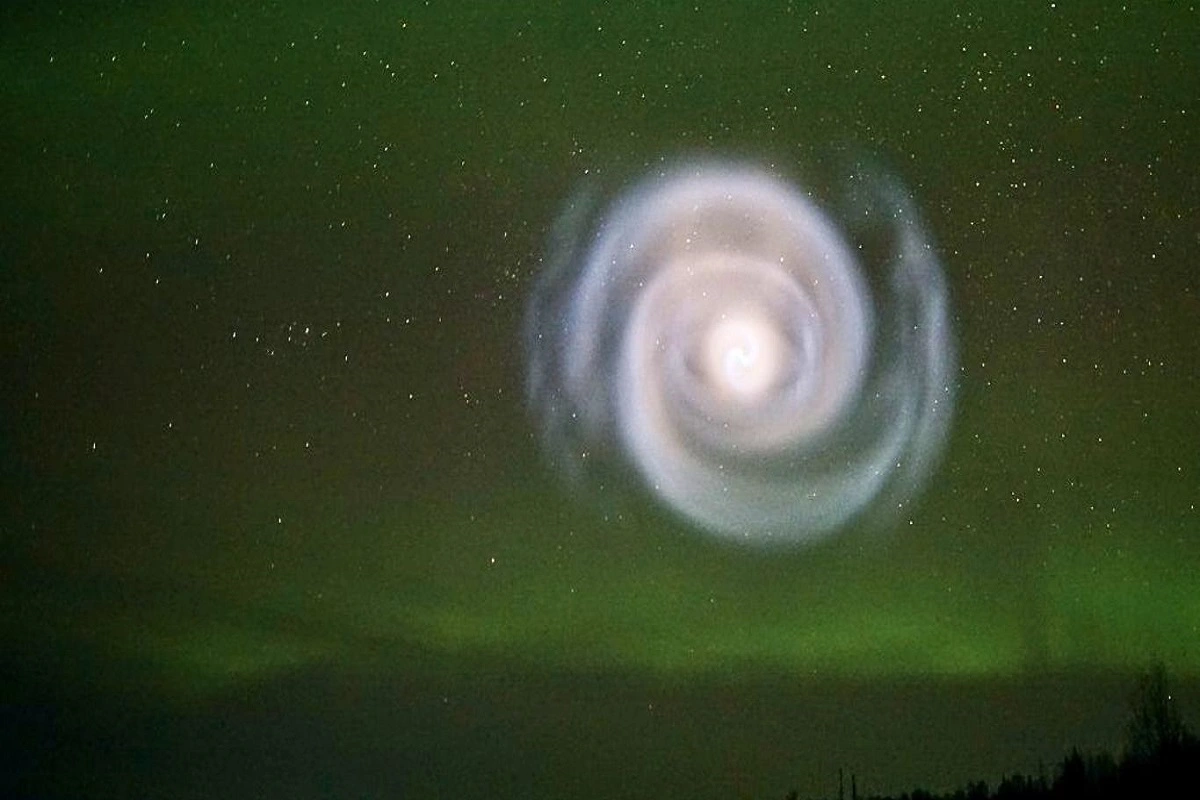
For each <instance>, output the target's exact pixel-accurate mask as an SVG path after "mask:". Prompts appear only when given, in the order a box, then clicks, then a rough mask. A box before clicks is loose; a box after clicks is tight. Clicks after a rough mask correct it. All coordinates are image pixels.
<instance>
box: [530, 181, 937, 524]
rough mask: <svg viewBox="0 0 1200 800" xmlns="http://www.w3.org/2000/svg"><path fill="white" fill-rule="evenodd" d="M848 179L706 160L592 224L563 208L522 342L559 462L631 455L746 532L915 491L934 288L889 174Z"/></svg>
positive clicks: (928, 405)
mask: <svg viewBox="0 0 1200 800" xmlns="http://www.w3.org/2000/svg"><path fill="white" fill-rule="evenodd" d="M848 187H849V188H848V191H846V192H845V194H844V197H843V199H842V202H841V205H840V206H838V207H837V209H838V210H837V212H836V213H830V212H829V211H827V210H824V209H823V208H822V206H820V205H818V203H817V202H816V201H814V200H812V199H811V198H810V197H808V196H806V195H805V194H802V193H801V192H800V191H799V190H797V189H795V188H793V187H792V186H790V185H788V184H787V183H785V182H783V181H782V180H780V179H779V178H776V177H774V176H771V175H769V174H767V173H765V172H762V171H759V170H756V169H751V168H746V167H742V166H737V165H731V164H716V163H706V164H701V165H698V166H692V167H688V168H684V169H680V170H677V171H671V172H666V173H663V174H661V175H659V176H657V177H655V178H651V179H649V180H647V181H645V182H643V183H642V184H639V185H637V186H635V187H634V188H633V189H631V190H630V191H628V192H627V193H626V194H624V195H622V196H620V197H618V199H617V200H616V202H614V203H613V204H612V205H611V206H610V207H609V208H608V209H607V211H606V212H605V213H604V214H603V215H602V216H601V217H600V218H599V219H598V220H596V221H594V222H593V223H592V224H591V225H590V226H589V225H587V224H582V223H581V222H580V220H579V219H577V218H576V217H577V216H578V212H579V209H580V208H581V207H582V206H580V205H574V206H572V207H571V208H569V210H568V212H567V214H565V215H564V220H565V222H564V223H563V225H562V227H563V229H564V232H562V233H560V235H559V237H558V240H557V242H556V244H555V245H554V247H553V248H552V252H551V259H550V262H549V267H548V269H547V271H546V273H545V274H544V275H543V277H542V278H541V280H540V281H539V283H538V284H537V286H536V287H535V290H534V292H533V293H532V295H531V298H530V305H529V314H528V322H527V340H526V345H527V350H528V356H529V376H528V392H529V400H530V403H531V407H532V409H533V410H534V412H535V416H536V418H537V419H538V422H539V424H540V427H541V430H542V434H543V441H544V443H545V444H546V446H547V449H548V451H549V452H550V453H551V454H552V456H554V457H555V459H556V463H558V464H560V465H562V466H564V467H566V470H565V471H566V472H567V473H568V474H569V475H571V476H573V477H575V478H577V479H581V480H582V481H583V482H585V483H586V482H588V481H589V480H593V479H599V480H601V481H602V480H604V475H605V473H606V472H608V471H611V470H612V469H613V468H614V467H619V466H621V465H629V466H632V467H633V469H634V470H635V471H636V473H637V474H638V475H639V476H640V479H641V481H642V483H643V484H644V486H645V487H646V488H647V489H648V490H649V491H650V492H651V493H652V494H654V495H655V496H656V497H658V498H659V500H660V501H662V502H663V503H665V504H666V505H667V506H668V507H670V508H672V509H674V510H675V511H676V512H678V513H680V514H682V515H683V516H684V517H685V518H686V519H688V520H690V521H691V522H693V523H695V524H697V525H699V526H700V527H702V528H704V529H706V530H708V531H710V532H713V533H715V534H718V535H721V536H725V537H731V538H735V539H737V540H740V541H747V542H769V541H776V542H778V541H783V542H798V541H812V540H815V539H819V538H821V537H823V536H826V535H828V534H829V533H831V532H833V531H835V530H837V529H838V528H839V527H841V526H843V525H845V524H846V523H847V522H848V521H850V520H851V519H854V518H855V517H857V516H859V515H861V514H863V513H865V512H866V511H869V510H871V509H872V508H877V507H878V506H879V505H880V504H882V503H883V502H884V501H885V499H887V500H889V501H891V500H894V501H896V502H899V503H902V502H903V501H904V500H905V499H907V497H908V496H910V495H911V494H912V493H913V492H915V490H916V489H917V488H918V487H919V484H920V482H921V479H922V478H923V477H924V476H925V475H926V474H927V473H928V471H929V468H930V465H931V463H932V462H933V460H934V458H935V456H936V453H937V451H938V450H939V448H940V445H941V443H942V440H943V439H944V437H945V430H946V426H947V424H948V420H949V417H950V406H951V404H952V403H951V401H952V391H951V386H950V382H949V375H950V374H951V370H952V365H953V351H952V346H951V345H952V343H951V340H950V335H949V324H948V319H947V314H948V304H947V301H946V292H945V282H944V278H943V277H942V273H941V268H940V265H939V264H938V261H937V259H936V257H935V256H934V254H933V250H932V247H931V246H930V245H929V243H928V239H927V236H926V235H925V234H924V231H923V230H922V229H921V228H920V226H919V224H918V223H917V220H916V215H915V213H914V212H913V211H912V210H911V208H910V207H909V206H908V204H907V202H906V200H905V198H904V195H903V193H902V192H900V191H898V190H897V189H896V187H895V184H894V183H892V182H888V181H884V180H865V179H864V178H863V177H862V176H857V178H855V179H854V180H851V181H849V182H848ZM568 223H569V224H568ZM839 223H840V224H839ZM589 459H591V461H590V462H589Z"/></svg>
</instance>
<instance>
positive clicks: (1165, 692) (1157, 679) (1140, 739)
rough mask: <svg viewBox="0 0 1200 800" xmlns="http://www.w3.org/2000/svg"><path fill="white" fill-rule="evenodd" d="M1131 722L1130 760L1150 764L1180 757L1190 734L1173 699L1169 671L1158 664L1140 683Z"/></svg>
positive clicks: (1134, 697) (1153, 666) (1152, 667)
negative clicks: (1149, 762) (1161, 758)
mask: <svg viewBox="0 0 1200 800" xmlns="http://www.w3.org/2000/svg"><path fill="white" fill-rule="evenodd" d="M1132 706H1133V707H1132V709H1131V710H1132V717H1131V719H1130V720H1129V728H1128V731H1127V733H1128V743H1127V748H1128V750H1127V756H1128V758H1129V759H1130V760H1133V761H1150V760H1153V759H1157V758H1160V757H1163V756H1169V755H1173V754H1176V753H1179V752H1180V751H1181V750H1182V749H1183V747H1184V745H1185V743H1187V741H1188V738H1189V734H1188V731H1187V728H1186V726H1184V724H1183V718H1182V717H1180V715H1179V708H1178V707H1177V706H1176V704H1175V700H1174V698H1173V697H1172V696H1171V686H1170V682H1169V681H1168V679H1167V668H1166V667H1165V666H1164V665H1163V663H1162V662H1161V661H1160V662H1155V663H1154V664H1152V665H1151V667H1150V669H1149V670H1147V671H1146V672H1145V673H1144V674H1143V675H1142V676H1141V677H1140V678H1139V679H1138V683H1137V689H1136V691H1135V692H1134V695H1133V702H1132Z"/></svg>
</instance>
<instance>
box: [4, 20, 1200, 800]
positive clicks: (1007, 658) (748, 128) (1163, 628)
mask: <svg viewBox="0 0 1200 800" xmlns="http://www.w3.org/2000/svg"><path fill="white" fill-rule="evenodd" d="M1198 39H1200V12H1198V11H1197V10H1196V9H1195V7H1194V6H1192V5H1190V4H1187V3H1170V4H1168V3H1144V2H1130V3H1124V4H1122V3H1116V2H1103V3H1086V4H1084V3H1064V2H1060V3H1049V2H1039V3H1032V2H1030V3H1011V4H994V3H951V2H941V1H940V0H925V2H922V3H919V4H918V3H913V4H891V3H873V2H864V1H863V0H847V2H817V3H804V2H793V3H783V2H780V3H766V2H764V3H707V2H688V3H674V2H665V3H655V4H638V7H634V4H621V3H570V4H562V6H561V7H560V5H559V4H546V3H505V4H495V5H494V6H493V4H481V3H466V2H432V1H431V2H425V3H416V2H403V3H386V2H376V3H365V2H364V3H358V4H346V6H345V7H339V6H338V4H333V5H331V4H328V3H317V2H308V0H296V2H290V3H277V2H263V3H244V2H226V0H203V2H198V3H142V2H106V3H70V2H67V3H26V2H17V3H8V4H5V7H4V9H3V10H2V11H0V67H2V68H3V72H4V75H5V81H4V82H3V85H2V86H0V180H2V183H3V186H4V187H5V189H6V191H4V192H3V193H2V194H0V323H2V324H0V366H2V370H3V371H2V375H3V380H2V381H0V471H2V473H0V474H2V475H3V483H2V484H0V485H2V486H3V491H2V492H0V500H2V503H3V505H2V506H0V508H2V516H0V634H2V636H3V640H2V649H3V650H4V656H3V658H0V665H2V666H0V669H2V670H3V672H4V673H5V674H6V675H7V678H6V685H7V686H8V687H11V688H10V690H9V695H10V696H9V697H8V699H7V700H6V701H5V703H4V704H3V714H4V715H5V717H6V721H5V722H4V724H3V725H2V726H0V727H2V728H4V729H5V730H4V732H2V733H0V741H2V742H3V743H4V751H5V752H6V753H7V754H8V755H7V756H6V760H7V761H8V762H9V764H10V767H12V768H10V769H7V770H6V772H7V773H8V774H7V776H6V777H5V778H4V779H3V781H5V782H6V783H0V786H4V787H5V791H6V793H10V794H16V793H20V792H26V793H28V794H30V795H31V796H32V795H35V794H36V795H37V796H98V795H104V796H108V797H120V796H130V797H133V796H146V794H147V790H148V789H149V788H153V789H155V790H159V791H163V792H166V793H167V794H169V795H170V796H174V797H184V796H187V797H275V796H278V797H283V796H288V797H301V798H308V797H314V798H315V797H345V796H424V797H437V796H450V795H451V794H456V795H459V796H478V795H480V794H482V793H484V792H488V793H490V794H491V795H493V796H497V797H514V798H515V797H522V798H539V797H547V798H549V797H563V796H575V797H588V796H597V797H631V798H634V797H637V798H640V797H664V796H678V797H683V796H689V797H700V798H713V799H714V800H716V799H717V798H738V797H764V796H780V797H781V796H783V795H784V794H785V793H786V792H787V791H788V790H789V789H791V788H796V789H798V790H799V791H800V792H801V794H802V795H814V796H816V795H820V794H822V793H824V794H827V795H828V794H832V793H833V792H834V791H835V790H836V774H837V770H838V768H839V767H844V768H845V769H846V770H847V773H849V772H850V771H854V772H855V774H857V776H858V779H859V786H860V788H863V789H865V790H868V791H887V792H892V791H900V790H905V789H910V788H912V787H913V786H917V785H922V786H927V787H932V788H935V789H942V788H950V787H952V786H955V785H958V784H960V783H963V782H965V781H966V780H969V779H975V778H984V779H988V780H995V779H997V778H999V777H1000V775H1002V774H1004V773H1006V772H1014V771H1025V772H1036V771H1037V769H1038V765H1039V763H1044V764H1052V763H1053V762H1054V761H1055V760H1056V759H1057V758H1059V757H1060V756H1061V755H1062V754H1063V753H1064V752H1065V751H1066V750H1067V749H1068V748H1069V747H1070V746H1072V745H1080V746H1082V747H1085V748H1086V747H1094V748H1099V747H1104V748H1109V749H1116V748H1118V747H1119V746H1120V743H1121V736H1122V729H1121V726H1122V724H1123V721H1124V719H1125V715H1126V709H1127V696H1128V691H1129V688H1130V687H1131V686H1132V676H1133V675H1134V674H1135V673H1136V672H1137V671H1138V670H1140V669H1142V668H1143V667H1144V666H1145V665H1146V664H1148V663H1149V662H1150V661H1151V660H1152V659H1160V660H1162V661H1163V662H1164V663H1165V664H1166V666H1167V668H1168V669H1169V671H1170V672H1171V674H1172V675H1173V676H1174V677H1175V679H1176V681H1177V683H1178V688H1179V690H1180V691H1179V697H1180V701H1181V703H1182V708H1183V711H1184V718H1185V720H1186V721H1189V722H1190V724H1191V725H1192V727H1193V729H1194V728H1195V727H1196V726H1197V724H1200V507H1198V506H1200V459H1198V457H1197V454H1198V453H1200V366H1198V364H1200V336H1197V331H1200V278H1198V277H1197V275H1198V273H1197V270H1196V267H1197V253H1198V252H1200V173H1198V172H1197V170H1196V164H1197V163H1200V126H1198V125H1197V117H1198V116H1200V98H1198V97H1197V94H1196V91H1195V75H1196V74H1197V73H1198V72H1200V49H1197V47H1196V42H1197V41H1198ZM830 148H852V149H853V150H854V151H856V152H869V153H871V154H872V157H873V158H878V159H880V160H881V161H882V162H883V163H886V164H887V165H888V167H889V169H890V170H891V171H892V172H894V173H895V174H896V175H897V176H899V177H900V178H901V179H902V180H903V181H904V183H905V184H906V185H907V186H908V187H909V189H911V191H912V194H913V197H914V199H915V202H916V203H917V204H918V205H919V207H920V209H921V211H922V213H923V216H924V221H925V223H926V225H927V227H928V228H929V230H930V231H931V234H932V236H933V238H934V240H935V242H936V245H937V248H938V251H939V253H940V255H941V258H942V262H943V265H944V268H945V272H946V277H947V281H948V283H949V287H950V296H951V302H952V320H953V325H954V328H955V332H956V339H957V348H958V369H957V372H956V376H955V378H956V381H957V403H956V414H955V418H954V421H953V424H952V428H951V431H950V434H949V439H948V443H947V446H946V451H945V454H944V456H943V458H942V460H941V462H940V465H939V466H938V467H937V469H936V471H935V472H934V473H933V475H932V477H931V479H930V480H929V483H928V485H927V487H926V489H925V491H924V492H923V493H922V494H921V496H920V497H919V499H918V500H917V502H915V503H913V504H911V505H910V506H907V507H906V508H904V509H903V510H902V513H900V514H898V515H896V518H895V519H894V520H892V522H891V524H890V525H888V526H887V527H886V529H885V530H883V531H879V530H866V529H862V530H860V529H856V528H854V527H851V528H850V529H849V530H847V531H845V532H844V533H842V534H841V535H839V536H837V537H834V538H831V539H829V540H828V541H825V542H822V543H820V544H818V545H814V546H811V547H805V548H799V549H795V550H782V551H781V550H772V551H754V550H745V549H739V548H736V547H732V546H730V545H728V544H725V543H722V542H719V541H716V540H714V539H712V538H711V537H705V536H703V535H699V534H697V532H696V531H695V530H693V529H692V528H691V527H689V526H688V525H687V524H686V523H684V522H682V521H681V520H680V519H679V518H678V517H676V516H674V515H672V514H670V513H669V512H666V511H664V510H663V509H662V508H661V507H659V506H658V505H657V504H655V503H654V502H652V501H651V500H649V499H648V498H646V497H644V496H641V495H639V494H638V493H637V492H631V493H627V494H626V495H625V496H623V497H622V498H621V499H620V500H619V501H617V502H613V503H609V502H593V501H591V500H588V501H582V502H581V500H580V498H579V497H577V496H576V494H574V493H573V492H572V491H570V490H569V489H568V488H567V487H565V486H564V484H563V482H562V481H561V480H560V478H559V476H558V475H556V474H555V472H554V470H553V469H552V468H551V467H550V465H549V464H548V462H547V460H546V459H545V458H544V457H543V454H542V452H541V450H540V448H539V445H538V439H537V435H536V420H531V419H530V413H529V410H528V408H527V404H526V402H525V398H524V385H525V378H524V370H525V360H524V356H523V353H522V347H521V329H522V320H523V318H524V315H525V308H526V299H527V297H528V295H529V292H530V290H531V289H532V287H533V286H534V284H535V281H536V279H537V277H538V275H539V272H540V270H541V268H542V267H543V266H544V261H545V254H546V250H547V241H548V238H549V237H550V235H551V230H552V227H553V226H554V223H555V220H556V219H557V218H558V217H559V215H560V214H561V212H562V209H563V207H564V205H565V204H566V203H567V202H568V201H569V200H570V198H571V197H573V196H576V195H577V193H578V192H580V191H584V190H586V191H596V192H600V193H604V194H607V195H609V196H611V194H612V193H613V192H616V191H618V190H619V189H620V188H621V187H622V186H624V185H626V184H627V183H628V182H629V181H631V180H636V179H637V178H639V177H640V176H642V175H644V174H646V173H647V172H649V171H652V170H654V169H657V168H659V167H660V165H661V164H663V163H664V160H669V159H674V158H678V157H680V156H681V155H698V156H705V157H736V158H739V159H750V160H753V161H755V162H756V163H760V164H762V165H764V166H765V167H767V168H769V169H772V170H776V171H778V172H780V173H781V174H785V175H787V174H794V173H795V171H797V170H800V169H801V168H802V166H803V165H804V164H806V163H808V164H811V163H813V162H814V161H817V160H819V159H820V158H821V154H822V153H827V152H829V149H830Z"/></svg>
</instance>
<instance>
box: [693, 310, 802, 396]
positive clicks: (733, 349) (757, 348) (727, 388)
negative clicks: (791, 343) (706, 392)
mask: <svg viewBox="0 0 1200 800" xmlns="http://www.w3.org/2000/svg"><path fill="white" fill-rule="evenodd" d="M786 351H787V346H786V343H785V342H784V339H783V337H781V336H780V335H779V331H778V330H777V329H776V328H775V327H774V326H773V325H771V323H770V321H769V320H766V319H763V318H762V317H760V316H755V315H754V314H752V313H748V312H741V313H738V314H736V315H726V316H724V317H723V318H722V319H721V320H719V321H718V322H717V323H716V324H715V325H714V326H713V327H712V329H711V330H710V331H709V334H708V337H707V342H706V347H705V354H704V358H705V363H706V371H707V373H708V375H709V377H710V379H711V380H712V386H713V389H714V391H715V392H717V393H718V394H719V395H721V396H723V397H726V398H727V399H735V400H739V401H742V402H751V401H753V400H755V399H757V398H759V397H762V396H763V395H764V394H766V393H767V392H769V391H770V390H771V387H772V386H774V385H775V384H776V383H777V382H778V380H779V374H780V371H781V370H782V368H783V364H784V360H785V358H784V357H785V354H786ZM729 395H732V397H728V396H729Z"/></svg>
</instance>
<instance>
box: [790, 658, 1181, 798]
mask: <svg viewBox="0 0 1200 800" xmlns="http://www.w3.org/2000/svg"><path fill="white" fill-rule="evenodd" d="M856 783H857V782H856V781H853V779H852V783H851V790H850V793H849V794H850V797H847V796H846V795H847V792H846V791H845V787H844V786H842V788H841V789H840V790H839V798H838V800H1041V799H1042V798H1056V799H1065V798H1071V799H1072V800H1073V799H1074V798H1087V800H1117V798H1122V799H1124V798H1137V800H1142V798H1146V799H1147V800H1150V799H1151V798H1153V799H1154V800H1157V799H1158V798H1163V799H1164V800H1174V798H1179V799H1180V800H1185V799H1186V800H1192V798H1197V797H1200V739H1197V737H1196V736H1195V735H1193V734H1192V732H1191V731H1190V730H1188V728H1187V726H1186V725H1184V722H1183V719H1182V717H1181V716H1180V714H1179V709H1178V706H1177V705H1176V704H1175V702H1174V698H1173V696H1172V694H1171V689H1170V684H1169V681H1168V678H1167V671H1166V668H1165V667H1164V666H1163V665H1162V664H1155V665H1154V666H1153V667H1151V668H1150V669H1149V670H1148V671H1147V672H1146V673H1145V674H1143V675H1142V676H1141V678H1139V680H1138V685H1137V689H1136V691H1135V693H1134V695H1133V702H1132V708H1131V715H1130V720H1129V723H1128V727H1127V729H1126V742H1125V749H1124V752H1123V753H1122V754H1121V755H1120V757H1119V758H1118V757H1114V756H1113V755H1112V754H1110V753H1106V752H1101V753H1083V752H1080V751H1079V750H1078V749H1073V750H1072V751H1071V752H1070V753H1068V754H1067V755H1066V756H1065V757H1064V758H1063V759H1062V761H1060V762H1059V763H1058V765H1057V767H1056V768H1055V769H1054V773H1053V776H1052V777H1047V776H1046V775H1038V776H1036V777H1034V776H1029V775H1010V776H1006V777H1004V778H1002V779H1001V780H1000V782H999V784H997V785H996V786H994V787H991V786H989V785H988V784H987V783H986V782H984V781H977V782H975V783H972V784H969V785H967V786H965V787H963V788H961V789H958V790H955V791H953V792H950V793H948V794H935V793H933V792H928V791H925V790H923V789H914V790H913V791H912V792H907V793H904V794H900V795H892V796H883V795H860V794H859V793H858V791H857V786H856ZM796 798H797V794H796V793H795V792H791V793H790V794H788V796H787V800H796Z"/></svg>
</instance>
